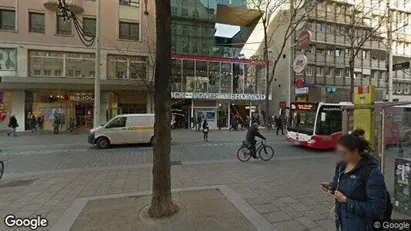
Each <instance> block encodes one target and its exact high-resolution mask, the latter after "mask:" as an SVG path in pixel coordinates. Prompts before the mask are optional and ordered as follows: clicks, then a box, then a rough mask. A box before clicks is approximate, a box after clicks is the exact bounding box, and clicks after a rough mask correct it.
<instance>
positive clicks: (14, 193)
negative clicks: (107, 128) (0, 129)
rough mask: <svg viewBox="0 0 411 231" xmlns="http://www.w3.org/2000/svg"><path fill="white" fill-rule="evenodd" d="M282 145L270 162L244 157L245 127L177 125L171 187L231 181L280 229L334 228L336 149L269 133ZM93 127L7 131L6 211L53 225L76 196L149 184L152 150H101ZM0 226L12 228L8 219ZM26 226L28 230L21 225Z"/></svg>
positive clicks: (0, 212) (1, 213) (2, 208)
mask: <svg viewBox="0 0 411 231" xmlns="http://www.w3.org/2000/svg"><path fill="white" fill-rule="evenodd" d="M263 134H264V135H266V137H267V138H268V142H269V144H270V145H272V146H273V147H274V149H275V157H274V159H272V160H271V161H269V162H263V161H250V162H248V163H241V162H239V161H238V160H237V158H236V151H237V149H238V147H239V144H240V143H241V141H242V140H243V139H244V136H245V131H243V132H242V131H236V132H229V131H226V130H222V131H211V132H210V141H209V142H208V143H205V142H203V141H202V134H201V133H200V132H195V131H173V141H172V143H173V144H172V165H173V166H172V188H174V189H177V188H187V187H199V186H211V185H225V186H228V187H229V188H231V189H232V190H234V191H235V193H237V194H238V195H239V196H240V197H241V198H242V199H244V200H245V201H246V202H247V203H248V204H249V205H251V206H252V208H253V209H255V211H257V212H258V213H259V214H261V215H262V216H263V217H264V218H265V219H266V220H267V221H268V222H270V223H271V224H272V225H273V230H274V228H276V229H278V230H286V231H293V230H301V231H302V230H333V229H334V221H333V219H334V218H333V216H334V215H333V213H332V208H333V202H334V199H333V197H332V196H331V195H330V194H327V193H324V192H323V191H322V190H321V189H320V187H319V182H322V181H327V180H330V179H331V177H332V173H333V168H334V166H335V162H336V159H335V157H334V154H333V152H318V151H317V152H315V151H310V150H306V149H302V148H299V147H295V146H292V145H289V144H286V143H285V142H284V136H276V135H275V134H274V133H273V132H266V131H264V132H263ZM86 137H87V134H79V135H71V134H60V135H51V134H42V135H38V134H37V135H36V134H21V135H20V136H19V137H7V136H1V137H0V143H1V144H2V149H3V152H2V153H1V154H0V159H1V160H4V161H5V166H6V169H5V175H4V178H3V180H2V182H1V183H0V217H5V216H6V215H7V214H10V213H13V214H16V216H20V217H30V216H35V215H42V216H43V217H45V218H47V219H48V220H49V225H48V226H47V228H45V229H39V230H50V229H51V228H52V227H53V225H54V224H55V223H56V222H57V221H58V219H59V218H60V216H62V214H63V213H64V212H65V211H66V210H67V208H69V207H70V206H71V205H72V203H73V201H74V200H75V199H77V198H82V197H91V196H101V195H113V194H120V193H133V192H142V191H149V190H150V189H151V181H152V176H151V163H152V154H151V153H152V150H151V147H149V146H142V145H139V146H120V147H113V148H110V149H108V150H98V149H96V148H95V147H92V146H90V145H89V144H87V142H86ZM0 230H11V229H7V228H6V227H4V223H3V222H2V223H1V226H0ZM19 230H21V229H19Z"/></svg>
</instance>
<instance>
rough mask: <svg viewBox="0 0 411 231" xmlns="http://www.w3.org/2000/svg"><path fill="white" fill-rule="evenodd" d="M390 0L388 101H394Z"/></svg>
mask: <svg viewBox="0 0 411 231" xmlns="http://www.w3.org/2000/svg"><path fill="white" fill-rule="evenodd" d="M390 7H391V6H390V0H388V1H387V10H388V15H387V16H388V30H387V40H388V41H387V46H388V48H387V49H388V101H389V102H391V101H392V91H393V86H392V85H393V80H392V78H393V76H392V64H393V61H392V48H391V46H392V21H391V10H390Z"/></svg>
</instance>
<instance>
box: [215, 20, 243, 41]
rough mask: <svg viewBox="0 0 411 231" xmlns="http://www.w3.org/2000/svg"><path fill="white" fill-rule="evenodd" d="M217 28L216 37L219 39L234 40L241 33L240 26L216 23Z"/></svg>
mask: <svg viewBox="0 0 411 231" xmlns="http://www.w3.org/2000/svg"><path fill="white" fill-rule="evenodd" d="M215 27H216V29H217V31H216V32H215V36H218V37H225V38H232V37H233V36H234V35H236V34H237V33H238V32H239V31H240V27H239V26H231V25H226V24H220V23H216V24H215Z"/></svg>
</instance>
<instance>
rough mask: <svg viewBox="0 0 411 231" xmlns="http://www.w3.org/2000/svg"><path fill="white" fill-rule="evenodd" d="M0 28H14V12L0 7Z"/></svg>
mask: <svg viewBox="0 0 411 231" xmlns="http://www.w3.org/2000/svg"><path fill="white" fill-rule="evenodd" d="M0 30H16V12H15V11H14V10H5V9H0Z"/></svg>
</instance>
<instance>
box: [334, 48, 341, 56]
mask: <svg viewBox="0 0 411 231" xmlns="http://www.w3.org/2000/svg"><path fill="white" fill-rule="evenodd" d="M340 56H341V49H339V48H337V49H335V57H340Z"/></svg>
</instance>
